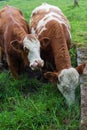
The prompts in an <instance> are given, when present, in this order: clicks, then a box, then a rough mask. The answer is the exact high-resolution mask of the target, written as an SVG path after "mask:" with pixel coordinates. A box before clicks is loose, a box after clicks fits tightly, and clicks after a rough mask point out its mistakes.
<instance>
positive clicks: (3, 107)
mask: <svg viewBox="0 0 87 130" xmlns="http://www.w3.org/2000/svg"><path fill="white" fill-rule="evenodd" d="M24 77H25V78H23V79H22V80H21V81H16V80H15V79H13V78H12V77H11V75H10V74H9V73H7V71H5V72H3V73H1V74H0V130H69V129H70V130H78V129H79V119H80V118H79V116H80V115H79V111H80V109H79V99H80V97H79V94H78V93H79V89H77V94H76V95H77V100H76V104H75V105H73V106H71V107H70V108H68V107H67V105H66V103H65V99H64V98H63V97H62V95H61V94H60V92H59V91H58V89H57V88H56V86H55V85H52V84H50V83H48V84H45V83H42V82H39V81H38V80H36V79H33V80H32V79H29V78H28V77H27V75H25V76H24Z"/></svg>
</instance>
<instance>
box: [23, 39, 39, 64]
mask: <svg viewBox="0 0 87 130" xmlns="http://www.w3.org/2000/svg"><path fill="white" fill-rule="evenodd" d="M23 43H24V48H25V47H26V48H27V49H28V50H29V53H28V60H29V62H30V65H31V64H33V63H34V62H35V61H39V60H41V58H40V42H39V41H38V39H32V40H29V39H28V38H27V37H25V38H24V41H23Z"/></svg>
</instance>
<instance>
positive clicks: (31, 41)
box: [23, 37, 40, 51]
mask: <svg viewBox="0 0 87 130" xmlns="http://www.w3.org/2000/svg"><path fill="white" fill-rule="evenodd" d="M23 43H24V48H25V47H26V48H27V49H29V50H31V51H33V49H34V48H38V49H39V48H40V42H39V40H38V39H37V38H35V37H34V38H29V37H25V38H24V41H23Z"/></svg>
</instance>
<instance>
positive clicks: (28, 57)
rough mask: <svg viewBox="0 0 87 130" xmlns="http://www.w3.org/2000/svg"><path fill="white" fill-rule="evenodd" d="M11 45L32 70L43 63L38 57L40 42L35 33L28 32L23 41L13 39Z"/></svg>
mask: <svg viewBox="0 0 87 130" xmlns="http://www.w3.org/2000/svg"><path fill="white" fill-rule="evenodd" d="M10 45H11V47H12V48H13V49H14V50H15V51H16V52H19V53H20V54H21V56H22V58H23V60H24V62H26V63H27V64H28V63H29V66H30V67H31V69H32V70H36V69H40V68H41V67H43V65H44V61H43V60H42V59H41V57H40V42H39V41H38V39H37V38H36V36H35V35H32V34H28V35H27V36H26V37H25V38H24V40H23V42H22V43H21V42H20V41H17V40H14V41H12V42H11V44H10Z"/></svg>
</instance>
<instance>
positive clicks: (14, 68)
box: [7, 56, 19, 79]
mask: <svg viewBox="0 0 87 130" xmlns="http://www.w3.org/2000/svg"><path fill="white" fill-rule="evenodd" d="M7 63H8V66H9V69H10V71H11V73H12V75H13V77H14V78H15V79H19V77H18V69H19V68H18V63H17V60H15V59H13V57H10V56H7Z"/></svg>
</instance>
